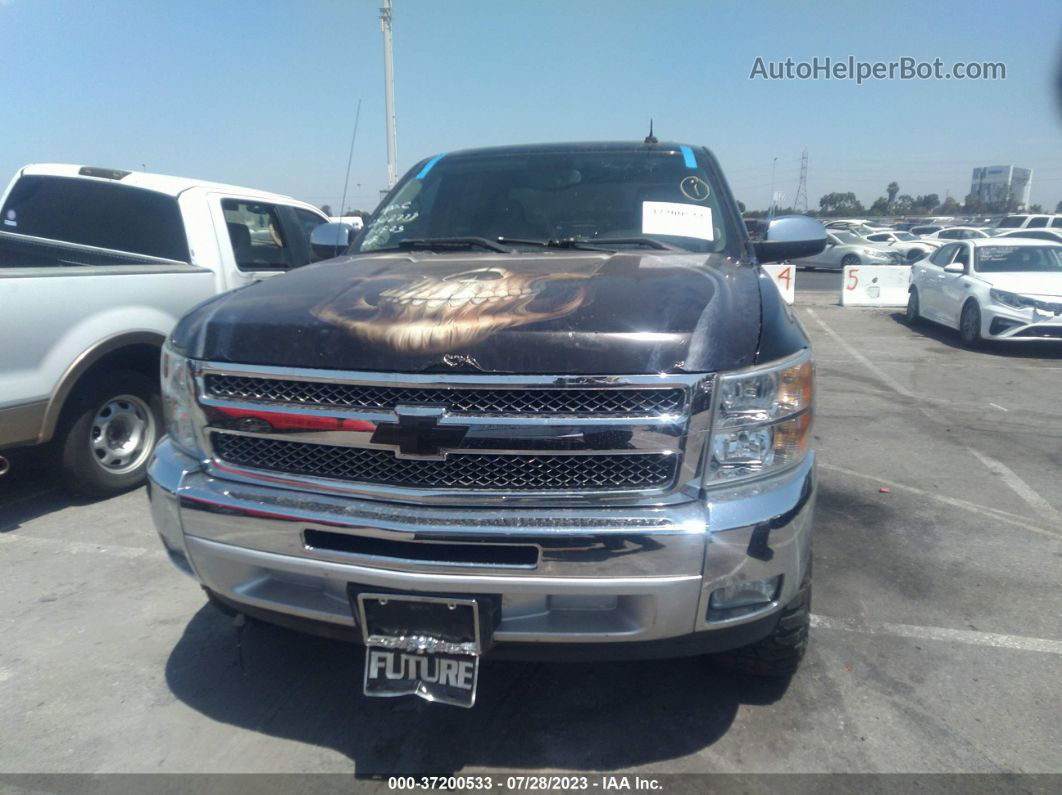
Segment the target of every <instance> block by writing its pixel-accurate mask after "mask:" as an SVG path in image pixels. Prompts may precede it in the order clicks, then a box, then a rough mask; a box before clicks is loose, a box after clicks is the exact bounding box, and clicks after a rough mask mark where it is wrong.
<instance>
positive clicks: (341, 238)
mask: <svg viewBox="0 0 1062 795" xmlns="http://www.w3.org/2000/svg"><path fill="white" fill-rule="evenodd" d="M354 235H355V230H354V227H353V226H351V225H350V224H341V223H336V224H321V225H320V226H317V227H314V230H313V231H312V232H310V248H312V249H313V259H314V262H316V261H317V260H322V259H331V258H332V257H338V256H339V255H340V254H342V253H343V252H344V251H346V250H347V248H348V247H349V246H350V244H351V242H353V240H354Z"/></svg>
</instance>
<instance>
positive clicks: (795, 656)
mask: <svg viewBox="0 0 1062 795" xmlns="http://www.w3.org/2000/svg"><path fill="white" fill-rule="evenodd" d="M810 631H811V567H810V566H808V572H807V574H806V575H805V576H804V581H803V582H802V583H801V584H800V590H799V591H797V595H796V596H795V597H793V600H792V601H791V602H790V603H789V604H787V605H786V606H785V608H783V610H782V614H781V616H779V618H778V625H777V626H776V627H775V628H774V632H772V633H771V634H770V635H768V636H767V637H766V638H764V639H763V640H761V641H757V642H756V643H753V644H752V645H750V646H743V647H742V648H740V649H734V650H733V651H728V652H723V653H722V654H717V655H715V657H714V660H715V662H716V664H717V665H719V666H720V667H721V668H725V669H727V670H729V671H734V672H735V673H739V674H747V675H750V676H765V677H788V676H792V675H793V674H795V673H796V672H797V668H799V667H800V661H801V660H802V659H803V658H804V652H805V651H807V648H808V635H809V634H810Z"/></svg>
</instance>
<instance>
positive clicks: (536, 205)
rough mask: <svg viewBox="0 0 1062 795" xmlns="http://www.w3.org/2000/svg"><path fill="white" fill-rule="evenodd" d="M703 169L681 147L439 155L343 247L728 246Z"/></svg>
mask: <svg viewBox="0 0 1062 795" xmlns="http://www.w3.org/2000/svg"><path fill="white" fill-rule="evenodd" d="M710 169H711V167H710V165H709V164H706V163H704V162H702V160H700V159H699V158H697V157H696V155H695V154H694V153H693V151H692V150H691V149H690V148H689V147H682V148H681V149H674V150H672V149H660V150H658V149H632V150H612V151H601V150H598V151H578V150H574V151H569V152H564V151H560V152H558V151H549V152H530V153H529V152H526V151H525V152H505V151H501V152H485V153H481V154H467V155H454V156H439V157H437V158H435V159H433V160H430V161H428V162H427V164H425V165H424V166H423V167H420V168H419V169H415V170H414V171H411V172H410V173H409V174H407V176H406V177H405V179H404V181H403V182H402V184H400V186H399V188H398V190H397V191H396V192H395V193H394V194H393V195H392V196H391V199H390V201H388V202H387V203H386V204H385V205H383V206H382V207H380V208H379V209H378V210H377V212H376V214H375V215H374V216H373V218H372V220H371V221H370V222H369V223H368V224H367V225H366V227H365V230H364V232H363V233H362V234H361V236H360V237H359V239H358V241H356V243H355V245H354V248H353V250H354V251H361V252H369V251H380V250H384V249H395V248H399V247H401V246H402V241H415V240H421V241H423V240H438V239H449V240H457V239H460V240H467V239H469V238H478V239H481V240H483V239H485V240H488V241H499V240H501V241H502V242H503V243H504V244H505V245H506V246H511V247H513V248H517V249H519V248H522V247H526V246H533V245H534V243H535V242H536V241H537V242H539V243H546V242H547V241H554V242H555V241H563V240H574V241H585V242H586V243H588V244H594V243H595V242H596V241H601V243H602V245H616V246H617V247H618V246H621V245H638V244H639V241H640V243H642V244H645V243H646V242H648V243H652V242H653V241H657V242H658V243H663V244H666V246H668V247H674V248H677V249H683V250H687V251H697V252H718V251H728V250H737V243H738V241H739V240H740V238H739V236H738V235H737V234H736V233H735V228H734V227H733V226H732V223H733V221H732V219H731V217H730V215H731V214H730V213H729V212H724V211H722V210H721V207H722V204H721V202H723V201H724V199H723V196H722V194H721V191H720V186H719V182H718V180H717V178H716V177H715V172H714V170H710ZM646 239H648V241H647V240H646ZM520 241H528V242H525V243H521V242H520ZM728 246H730V247H731V248H730V249H728ZM657 247H658V248H663V247H665V246H657ZM484 250H485V249H484Z"/></svg>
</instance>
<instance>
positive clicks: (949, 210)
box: [937, 196, 963, 215]
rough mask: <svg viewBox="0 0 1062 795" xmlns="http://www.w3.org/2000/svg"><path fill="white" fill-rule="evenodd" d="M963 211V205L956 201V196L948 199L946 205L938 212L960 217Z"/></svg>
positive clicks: (938, 209)
mask: <svg viewBox="0 0 1062 795" xmlns="http://www.w3.org/2000/svg"><path fill="white" fill-rule="evenodd" d="M962 210H963V207H962V205H961V204H959V202H958V201H956V200H955V197H954V196H949V197H948V198H946V199H945V200H944V203H943V204H941V205H940V206H939V207H938V208H937V212H938V213H940V214H941V215H958V214H959V213H961V212H962Z"/></svg>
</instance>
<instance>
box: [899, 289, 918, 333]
mask: <svg viewBox="0 0 1062 795" xmlns="http://www.w3.org/2000/svg"><path fill="white" fill-rule="evenodd" d="M903 319H904V320H905V321H907V325H909V326H917V325H918V324H919V323H921V322H922V313H921V309H920V307H919V305H918V290H911V291H910V292H909V293H907V311H906V312H904V315H903Z"/></svg>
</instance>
